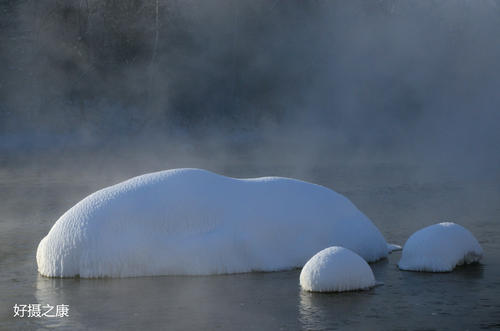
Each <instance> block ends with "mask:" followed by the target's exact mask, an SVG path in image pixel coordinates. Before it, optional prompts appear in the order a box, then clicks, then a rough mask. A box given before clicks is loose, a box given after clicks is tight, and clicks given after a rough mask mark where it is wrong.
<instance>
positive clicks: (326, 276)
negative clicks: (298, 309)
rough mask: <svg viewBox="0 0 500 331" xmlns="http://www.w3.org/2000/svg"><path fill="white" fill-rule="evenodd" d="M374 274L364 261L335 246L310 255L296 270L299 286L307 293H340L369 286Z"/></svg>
mask: <svg viewBox="0 0 500 331" xmlns="http://www.w3.org/2000/svg"><path fill="white" fill-rule="evenodd" d="M374 285H375V277H374V276H373V272H372V269H371V268H370V266H369V265H368V263H366V261H365V260H363V258H362V257H361V256H359V255H358V254H356V253H354V252H353V251H351V250H349V249H347V248H344V247H339V246H333V247H328V248H325V249H324V250H322V251H320V252H319V253H317V254H316V255H314V256H313V257H312V258H311V259H310V260H309V261H307V263H306V264H305V266H304V268H302V271H301V273H300V286H301V287H302V288H303V289H304V290H306V291H310V292H342V291H353V290H361V289H367V288H370V287H373V286H374Z"/></svg>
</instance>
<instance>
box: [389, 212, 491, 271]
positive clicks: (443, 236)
mask: <svg viewBox="0 0 500 331" xmlns="http://www.w3.org/2000/svg"><path fill="white" fill-rule="evenodd" d="M482 256H483V249H482V248H481V246H480V245H479V243H478V242H477V240H476V238H474V236H473V235H472V233H470V232H469V230H467V229H466V228H464V227H463V226H461V225H458V224H455V223H451V222H444V223H439V224H434V225H431V226H428V227H426V228H423V229H421V230H419V231H417V232H415V233H414V234H412V235H411V236H410V238H408V240H407V241H406V243H405V245H404V247H403V253H402V256H401V260H400V261H399V264H398V266H399V268H400V269H403V270H413V271H431V272H446V271H452V270H453V269H454V268H455V267H456V266H457V265H462V264H464V263H473V262H478V261H479V260H480V259H481V257H482Z"/></svg>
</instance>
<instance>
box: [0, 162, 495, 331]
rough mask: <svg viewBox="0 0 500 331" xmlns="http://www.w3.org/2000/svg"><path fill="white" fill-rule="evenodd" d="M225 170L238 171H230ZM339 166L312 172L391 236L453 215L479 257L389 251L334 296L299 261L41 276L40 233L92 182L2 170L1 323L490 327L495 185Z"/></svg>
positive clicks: (396, 238)
mask: <svg viewBox="0 0 500 331" xmlns="http://www.w3.org/2000/svg"><path fill="white" fill-rule="evenodd" d="M214 170H216V169H214ZM273 171H276V172H277V173H279V174H281V173H282V171H281V170H279V169H278V170H273ZM221 172H222V171H221ZM388 172H390V173H393V171H392V170H391V171H388ZM242 173H243V172H242ZM232 174H233V175H235V176H238V172H237V170H235V172H234V173H232ZM321 174H323V175H321ZM349 174H356V176H358V175H359V171H352V170H346V171H332V169H330V168H328V169H325V170H324V171H323V172H320V173H319V174H318V178H316V180H314V181H315V182H318V183H322V184H325V185H326V186H329V187H334V188H338V189H339V190H340V191H345V193H346V195H348V196H349V198H351V199H352V200H353V201H354V202H355V203H356V205H357V206H358V207H359V208H360V209H361V210H363V211H364V212H366V214H367V215H369V216H370V218H372V219H373V221H374V223H375V224H376V225H377V226H379V228H380V229H381V230H382V231H383V234H384V235H385V236H386V238H387V240H388V241H390V242H394V243H397V244H404V242H405V240H406V239H407V238H408V237H409V235H411V234H412V233H413V232H415V231H416V230H418V229H420V228H422V227H424V226H426V225H429V224H432V223H436V222H437V221H445V220H450V221H454V222H456V223H459V224H461V225H463V226H465V227H467V228H468V229H470V230H471V232H472V233H473V234H474V235H475V236H476V238H478V240H479V241H480V243H481V245H482V246H483V249H484V259H483V260H482V261H481V264H476V265H470V266H465V267H459V268H457V270H455V271H453V272H452V273H442V274H430V273H415V272H403V271H400V270H399V269H398V268H397V262H398V260H399V258H400V256H401V252H395V253H393V254H391V255H390V256H389V259H387V260H383V261H380V262H377V263H373V264H370V266H371V268H372V269H373V272H374V274H375V278H376V280H377V281H379V282H383V283H384V286H380V287H376V288H374V289H371V290H369V291H360V292H347V293H337V294H319V293H314V294H312V293H307V292H302V291H301V290H300V288H299V273H300V271H299V270H291V271H285V272H275V273H250V274H239V275H225V276H211V277H140V278H127V279H51V278H45V277H41V276H39V275H38V274H37V272H36V261H35V253H36V248H37V245H38V242H39V241H40V239H41V238H42V237H43V236H44V235H45V234H46V233H47V232H48V231H49V230H50V227H51V226H52V225H53V223H54V221H55V219H57V218H58V217H59V216H60V214H61V213H62V212H64V211H65V210H67V209H68V208H69V207H71V206H72V205H73V204H74V203H75V202H77V201H79V200H80V199H81V198H82V197H84V196H85V195H87V194H89V193H91V192H92V191H94V190H95V189H97V188H99V186H100V185H102V184H101V183H99V185H97V184H96V185H94V186H92V187H87V186H82V184H81V183H80V184H78V183H75V182H72V181H71V180H68V181H65V180H62V179H61V180H59V181H58V182H57V184H56V183H45V184H43V185H40V184H39V183H38V182H37V180H35V179H34V180H31V179H29V180H26V179H23V180H22V181H20V182H16V180H17V179H16V177H15V176H14V177H13V176H11V175H9V176H8V177H5V176H4V177H2V176H1V175H2V174H1V173H0V201H2V203H0V297H1V299H0V314H1V315H0V329H6V330H18V329H25V330H36V329H49V328H62V329H68V330H78V329H90V330H103V329H104V330H117V329H120V330H137V329H148V330H150V329H160V330H161V329H176V330H202V329H218V330H235V329H244V330H248V329H253V330H279V329H283V330H297V329H311V330H331V329H342V330H345V329H370V330H387V329H408V328H410V329H411V328H415V327H418V328H421V329H435V328H437V327H439V329H446V328H448V329H451V330H453V329H467V328H468V329H478V328H480V327H484V328H494V327H495V326H496V327H498V321H500V301H499V299H498V298H499V297H500V290H499V289H500V281H499V278H498V275H499V274H500V263H499V261H500V258H499V257H500V245H499V243H500V231H498V224H499V223H498V218H499V215H500V209H498V203H497V202H498V201H499V196H500V188H499V186H498V182H495V183H493V184H491V183H490V184H488V183H470V186H456V187H455V188H454V189H450V187H449V185H447V184H443V183H441V182H439V181H434V182H432V183H429V184H425V185H424V184H411V182H410V183H409V184H408V185H406V184H405V185H396V184H397V183H395V184H394V183H393V184H394V185H393V184H391V182H390V179H391V178H393V179H394V181H397V180H399V179H400V178H402V177H401V176H393V177H391V176H389V177H390V178H381V177H380V176H375V175H376V174H372V173H371V172H370V176H366V177H369V178H375V179H377V181H376V182H368V181H365V178H366V177H359V178H358V177H353V176H354V175H352V176H349ZM9 180H10V181H12V183H15V185H14V184H12V185H11V184H9V183H10V182H9ZM356 180H357V181H356ZM85 182H86V180H85ZM356 183H358V185H357V184H356ZM109 184H111V183H109ZM13 185H14V186H13ZM457 185H458V184H457ZM12 187H16V189H15V190H13V189H12ZM27 197H28V198H27ZM15 303H17V304H30V303H40V304H50V305H53V306H56V305H58V304H67V305H69V306H70V312H69V314H70V317H69V318H62V319H56V318H39V319H34V318H32V319H27V318H25V319H14V318H12V306H13V305H14V304H15Z"/></svg>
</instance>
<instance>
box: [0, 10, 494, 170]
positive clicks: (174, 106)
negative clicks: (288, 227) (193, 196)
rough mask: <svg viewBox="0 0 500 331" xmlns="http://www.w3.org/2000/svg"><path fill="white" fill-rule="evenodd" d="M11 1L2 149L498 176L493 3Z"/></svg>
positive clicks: (3, 34)
mask: <svg viewBox="0 0 500 331" xmlns="http://www.w3.org/2000/svg"><path fill="white" fill-rule="evenodd" d="M1 7H2V8H0V10H1V11H2V16H1V29H0V38H1V41H2V45H3V47H2V51H1V52H0V57H1V61H0V70H1V72H2V75H1V76H0V77H1V82H0V98H1V100H2V101H1V103H0V123H1V124H0V134H1V143H0V148H1V149H2V150H6V151H18V150H22V149H27V150H28V151H29V152H32V151H33V150H35V151H44V152H45V151H46V150H48V149H57V150H60V149H61V148H62V147H67V148H70V149H72V150H74V149H75V148H78V149H81V148H82V147H88V149H89V150H91V151H92V153H93V154H94V153H98V152H103V153H108V152H109V151H107V150H106V148H109V146H110V145H113V148H111V149H112V150H115V149H116V148H117V146H119V147H120V148H122V149H124V150H128V151H129V153H133V152H131V151H134V152H136V151H137V152H138V153H143V152H144V151H145V150H147V151H150V152H151V153H150V154H151V155H150V156H149V157H153V158H154V157H157V156H158V155H162V156H164V157H165V158H169V159H172V154H171V153H170V152H169V151H166V149H167V148H166V146H170V145H174V146H178V145H179V144H183V145H185V146H186V147H185V148H184V151H185V153H184V154H186V153H187V154H188V155H189V156H190V157H195V158H196V157H198V156H199V155H200V154H199V153H198V151H196V150H192V152H189V149H190V148H191V149H193V148H194V149H196V147H192V146H193V145H194V146H199V148H200V149H202V150H206V151H210V152H209V154H210V155H211V156H212V157H214V158H221V159H222V160H223V161H224V160H226V159H228V158H231V154H232V153H233V150H234V149H235V148H236V149H237V150H241V149H245V150H246V152H245V153H246V154H249V153H250V154H251V155H254V158H257V159H263V158H273V159H277V160H286V161H287V162H289V163H291V164H293V163H300V164H303V166H304V167H305V168H308V167H309V166H311V167H312V166H314V165H315V164H317V163H325V162H326V160H327V159H332V158H333V159H339V160H345V159H356V160H361V161H364V160H373V159H379V160H394V159H397V160H399V161H401V162H404V163H410V164H412V165H417V166H421V167H424V168H426V169H429V170H430V171H435V170H436V169H439V170H440V171H441V172H450V171H453V172H454V174H455V175H456V176H470V175H473V176H477V175H484V174H485V172H486V173H487V174H488V175H494V174H498V168H499V166H500V156H499V155H500V153H499V147H498V146H499V143H500V138H499V131H500V130H499V127H500V124H499V123H500V112H499V111H498V108H499V105H500V94H499V93H498V90H499V89H500V63H499V61H498V58H500V20H499V19H498V17H499V15H500V6H499V4H498V2H496V1H466V0H460V1H451V0H445V1H414V2H400V1H359V0H355V1H349V2H348V3H346V2H345V1H309V2H304V1H263V0H258V1H246V0H244V1H225V0H215V1H203V2H202V1H151V0H150V1H131V0H126V1H118V2H116V1H92V0H89V1H64V2H60V1H45V2H43V3H40V2H39V1H5V2H2V5H1ZM235 146H236V147H235ZM176 148H177V147H176ZM186 151H187V152H186ZM181 156H182V155H181ZM181 156H179V157H181ZM305 160H308V161H305ZM306 163H308V164H306Z"/></svg>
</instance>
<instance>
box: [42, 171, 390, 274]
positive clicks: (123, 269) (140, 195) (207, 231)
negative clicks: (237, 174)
mask: <svg viewBox="0 0 500 331" xmlns="http://www.w3.org/2000/svg"><path fill="white" fill-rule="evenodd" d="M332 245H341V246H344V247H347V248H349V249H351V250H353V251H355V252H356V253H358V254H359V255H361V256H362V257H363V258H364V259H365V260H367V261H375V260H378V259H381V258H384V257H386V256H387V253H388V246H387V243H386V242H385V240H384V238H383V236H382V234H381V233H380V232H379V230H378V229H377V228H376V227H375V226H374V225H373V223H372V222H371V221H370V220H369V219H368V218H367V217H366V216H365V215H364V214H363V213H362V212H360V211H359V210H358V209H357V208H356V207H355V206H354V205H353V204H352V203H351V202H350V201H349V200H348V199H347V198H345V197H344V196H342V195H340V194H338V193H336V192H334V191H332V190H330V189H328V188H325V187H323V186H320V185H316V184H311V183H307V182H303V181H299V180H295V179H288V178H280V177H263V178H256V179H235V178H230V177H224V176H221V175H217V174H214V173H212V172H209V171H205V170H200V169H176V170H167V171H161V172H157V173H151V174H146V175H142V176H139V177H135V178H132V179H129V180H127V181H125V182H122V183H119V184H116V185H114V186H111V187H108V188H104V189H102V190H100V191H97V192H95V193H93V194H91V195H89V196H88V197H86V198H85V199H83V200H82V201H80V202H79V203H77V204H76V205H75V206H74V207H72V208H71V209H69V210H68V211H67V212H66V213H65V214H64V215H62V216H61V217H60V218H59V220H57V222H56V223H55V224H54V226H53V227H52V229H51V230H50V232H49V233H48V235H47V236H46V237H45V238H43V239H42V241H41V242H40V244H39V246H38V251H37V263H38V270H39V272H40V273H41V274H42V275H45V276H52V277H72V276H76V275H80V276H81V277H104V276H108V277H128V276H145V275H181V274H184V275H186V274H189V275H202V274H205V275H206V274H223V273H237V272H249V271H257V270H259V271H275V270H283V269H289V268H294V267H301V266H303V265H304V263H305V262H306V261H307V260H308V258H309V257H310V256H312V255H313V254H314V253H315V252H318V251H319V250H321V249H323V248H325V247H329V246H332Z"/></svg>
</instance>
